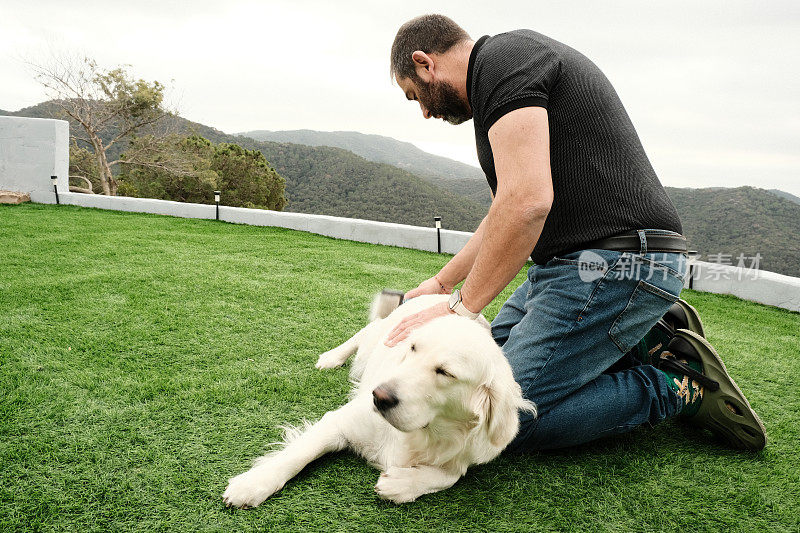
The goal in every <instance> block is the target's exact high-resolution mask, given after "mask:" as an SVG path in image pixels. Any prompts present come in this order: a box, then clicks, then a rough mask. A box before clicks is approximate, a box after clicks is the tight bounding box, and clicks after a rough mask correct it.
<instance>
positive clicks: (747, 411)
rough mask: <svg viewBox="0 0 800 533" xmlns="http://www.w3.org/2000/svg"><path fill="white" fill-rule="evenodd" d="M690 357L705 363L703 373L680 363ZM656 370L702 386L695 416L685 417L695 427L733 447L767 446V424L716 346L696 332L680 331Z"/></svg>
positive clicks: (759, 448) (746, 448) (755, 447)
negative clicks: (765, 424)
mask: <svg viewBox="0 0 800 533" xmlns="http://www.w3.org/2000/svg"><path fill="white" fill-rule="evenodd" d="M679 358H691V359H694V360H696V361H699V362H700V363H701V364H702V373H701V372H698V371H697V370H695V369H693V368H691V367H690V366H689V365H688V364H686V363H684V362H681V361H680V360H679ZM656 367H657V368H659V369H660V370H663V371H666V372H668V373H679V374H683V375H685V376H688V378H689V379H690V380H694V381H696V382H697V383H698V384H699V385H702V387H703V389H702V392H701V394H700V405H699V408H698V409H697V410H696V413H695V414H693V415H691V416H686V417H684V418H685V419H686V421H687V422H688V423H690V424H692V425H695V426H699V427H704V428H707V429H709V430H711V432H712V433H714V434H715V435H717V436H719V437H720V438H722V439H723V440H724V441H725V442H727V443H728V444H729V445H731V446H732V447H734V448H738V449H744V450H751V451H758V450H761V449H763V448H764V446H766V444H767V435H766V430H765V429H764V424H763V423H762V422H761V419H759V418H758V415H757V414H756V412H755V411H753V408H752V407H750V403H749V402H748V401H747V398H745V396H744V394H742V391H741V390H740V389H739V387H738V386H737V385H736V382H734V381H733V379H732V378H731V377H730V376H729V375H728V370H727V369H726V368H725V364H724V363H723V362H722V359H720V357H719V355H718V354H717V352H716V350H714V348H713V346H711V344H709V343H708V341H707V340H706V339H704V338H703V337H702V336H700V335H698V334H697V333H696V332H694V331H690V330H687V329H678V330H677V331H675V335H674V336H673V338H672V340H670V341H669V344H668V346H667V350H666V351H664V352H663V353H662V354H661V356H660V360H659V361H657V363H656Z"/></svg>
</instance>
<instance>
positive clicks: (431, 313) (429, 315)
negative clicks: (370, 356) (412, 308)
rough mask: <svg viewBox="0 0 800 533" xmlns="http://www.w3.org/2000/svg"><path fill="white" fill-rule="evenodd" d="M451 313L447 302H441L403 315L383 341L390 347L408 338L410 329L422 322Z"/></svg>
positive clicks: (415, 327)
mask: <svg viewBox="0 0 800 533" xmlns="http://www.w3.org/2000/svg"><path fill="white" fill-rule="evenodd" d="M451 313H452V311H450V307H448V305H447V302H442V303H440V304H436V305H434V306H431V307H428V308H427V309H423V310H422V311H420V312H419V313H416V314H414V315H409V316H407V317H405V318H404V319H403V320H402V321H401V322H400V323H399V324H398V325H397V327H396V328H394V329H393V330H392V331H391V332H390V333H389V337H387V339H386V342H384V344H385V345H386V346H390V347H391V346H396V345H397V344H399V343H400V342H402V341H404V340H405V339H406V338H408V335H409V334H410V333H411V331H413V330H415V329H417V328H418V327H420V326H422V325H423V324H426V323H428V322H430V321H431V320H433V319H434V318H439V317H441V316H447V315H449V314H451Z"/></svg>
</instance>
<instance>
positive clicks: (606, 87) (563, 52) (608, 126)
mask: <svg viewBox="0 0 800 533" xmlns="http://www.w3.org/2000/svg"><path fill="white" fill-rule="evenodd" d="M467 96H468V98H469V102H470V105H471V106H472V114H473V122H474V125H475V142H476V145H477V149H478V159H479V161H480V164H481V167H482V168H483V171H484V173H485V174H486V179H487V181H488V182H489V186H490V187H491V189H492V192H494V193H497V188H498V187H502V186H503V183H502V177H501V179H500V182H499V183H498V179H497V175H496V173H495V168H494V158H493V156H492V149H491V146H490V144H489V128H491V127H492V125H493V124H494V123H495V122H496V121H497V120H498V119H499V118H500V117H502V116H503V115H505V114H506V113H509V112H510V111H513V110H515V109H519V108H521V107H529V106H538V107H544V108H546V109H547V115H548V122H549V129H550V169H551V174H552V178H553V195H554V196H553V205H552V206H551V208H550V214H549V215H548V217H547V220H546V221H545V224H544V228H543V230H542V234H541V237H540V238H539V241H538V242H537V243H536V246H535V248H533V253H532V254H531V257H532V258H533V260H534V261H535V262H536V263H537V264H544V263H546V262H547V261H548V260H549V259H551V258H552V257H554V256H557V255H560V254H564V253H567V252H571V251H576V250H580V249H582V248H584V247H585V246H584V245H586V244H587V243H589V242H591V241H595V240H598V239H602V238H605V237H610V236H611V235H616V234H619V233H624V232H627V231H630V230H636V229H648V228H653V229H665V230H671V231H676V232H678V233H680V232H681V221H680V218H679V217H678V212H677V211H676V209H675V206H674V205H673V204H672V201H671V200H670V199H669V196H667V193H666V191H664V188H663V187H662V186H661V183H660V182H659V180H658V177H657V176H656V173H655V171H654V170H653V167H652V165H651V164H650V161H649V160H648V158H647V155H646V154H645V152H644V148H643V147H642V143H641V141H640V140H639V136H638V135H637V134H636V130H635V129H634V127H633V124H632V123H631V120H630V118H629V117H628V114H627V113H626V112H625V108H624V107H623V106H622V102H621V101H620V99H619V96H617V93H616V91H615V90H614V88H613V87H612V86H611V83H610V82H609V81H608V79H607V78H606V77H605V75H604V74H603V73H602V72H601V71H600V69H599V68H597V66H596V65H595V64H594V63H592V62H591V61H590V60H589V59H588V58H586V57H585V56H584V55H582V54H581V53H579V52H578V51H576V50H573V49H572V48H570V47H568V46H566V45H564V44H562V43H560V42H558V41H556V40H554V39H551V38H549V37H546V36H544V35H542V34H540V33H536V32H534V31H531V30H516V31H511V32H508V33H502V34H499V35H496V36H494V37H489V36H488V35H487V36H484V37H481V38H480V39H479V40H478V41H477V42H476V43H475V47H474V48H473V50H472V54H471V55H470V59H469V68H468V71H467Z"/></svg>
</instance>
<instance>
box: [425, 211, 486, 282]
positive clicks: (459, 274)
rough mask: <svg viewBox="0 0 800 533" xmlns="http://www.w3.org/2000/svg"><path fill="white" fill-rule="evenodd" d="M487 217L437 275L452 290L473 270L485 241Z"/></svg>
mask: <svg viewBox="0 0 800 533" xmlns="http://www.w3.org/2000/svg"><path fill="white" fill-rule="evenodd" d="M486 218H487V217H484V218H483V220H481V223H480V225H478V229H476V230H475V233H473V234H472V237H470V239H469V241H467V244H465V245H464V247H463V248H462V249H461V250H459V252H458V253H457V254H456V255H455V256H453V258H452V259H451V260H450V261H448V262H447V264H446V265H445V266H444V267H442V269H441V270H440V271H439V273H438V274H437V275H436V277H437V278H438V280H439V283H441V284H442V285H444V286H445V288H446V289H448V290H452V289H453V287H454V286H455V285H458V284H459V283H460V282H461V281H462V280H464V279H465V278H466V277H467V274H469V272H470V270H472V266H473V264H474V263H475V258H476V257H477V256H478V251H479V250H480V248H481V242H482V241H483V234H484V231H485V226H486Z"/></svg>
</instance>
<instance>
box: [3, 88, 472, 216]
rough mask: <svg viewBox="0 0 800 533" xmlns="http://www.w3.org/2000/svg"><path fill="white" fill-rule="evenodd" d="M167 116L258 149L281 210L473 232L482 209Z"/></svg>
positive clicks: (326, 154)
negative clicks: (283, 199) (439, 222)
mask: <svg viewBox="0 0 800 533" xmlns="http://www.w3.org/2000/svg"><path fill="white" fill-rule="evenodd" d="M54 111H55V106H54V105H53V104H49V103H47V102H45V103H42V104H38V105H36V106H32V107H28V108H25V109H21V110H20V111H16V112H6V113H4V114H6V115H12V116H24V117H35V118H52V117H53V113H54ZM173 120H174V121H175V122H174V124H173V125H172V127H170V130H172V131H175V130H177V131H181V132H184V133H187V134H188V133H197V134H198V135H202V136H203V137H205V138H207V139H209V140H211V141H213V142H215V143H218V142H228V143H236V144H239V145H241V146H243V147H245V148H248V149H256V150H259V151H261V152H262V153H263V154H264V156H265V157H266V159H267V161H269V163H270V164H271V165H272V166H273V167H274V168H275V170H277V171H278V173H279V174H280V175H281V176H283V177H284V178H285V179H286V196H287V198H288V199H289V205H288V206H287V207H286V208H285V211H293V212H298V213H317V214H324V215H335V216H343V217H353V218H363V219H367V220H378V221H383V222H397V223H401V224H411V225H415V226H432V225H433V217H434V216H436V215H438V216H441V217H442V219H443V226H444V227H445V228H448V229H455V230H460V231H474V230H475V229H476V228H477V227H478V224H479V223H480V221H481V219H482V218H483V217H484V215H485V214H486V211H487V209H486V207H485V206H483V205H479V204H478V203H477V202H475V201H473V200H471V199H469V198H465V197H463V196H459V195H457V194H455V193H452V192H450V191H446V190H443V189H441V188H438V187H436V186H434V185H432V184H431V183H428V182H427V181H425V180H423V179H421V178H419V177H417V176H415V175H414V174H411V173H410V172H408V171H406V170H403V169H399V168H397V167H394V166H391V165H388V164H384V163H376V162H373V161H367V160H366V159H364V158H363V157H360V156H357V155H355V154H354V153H352V152H349V151H347V150H343V149H341V148H332V147H323V146H320V147H312V146H304V145H299V144H291V143H275V142H267V141H256V140H254V139H250V138H247V137H238V136H234V135H229V134H226V133H224V132H222V131H219V130H217V129H215V128H212V127H210V126H206V125H204V124H199V123H196V122H191V121H189V120H186V119H184V118H181V117H176V118H174V119H173ZM70 128H71V130H72V131H77V128H79V126H77V125H76V124H74V123H72V124H70ZM115 148H116V149H114V150H113V153H110V154H109V155H110V156H111V157H112V158H116V157H117V156H118V155H119V152H120V151H124V149H125V145H124V144H119V145H117V147H115Z"/></svg>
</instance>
